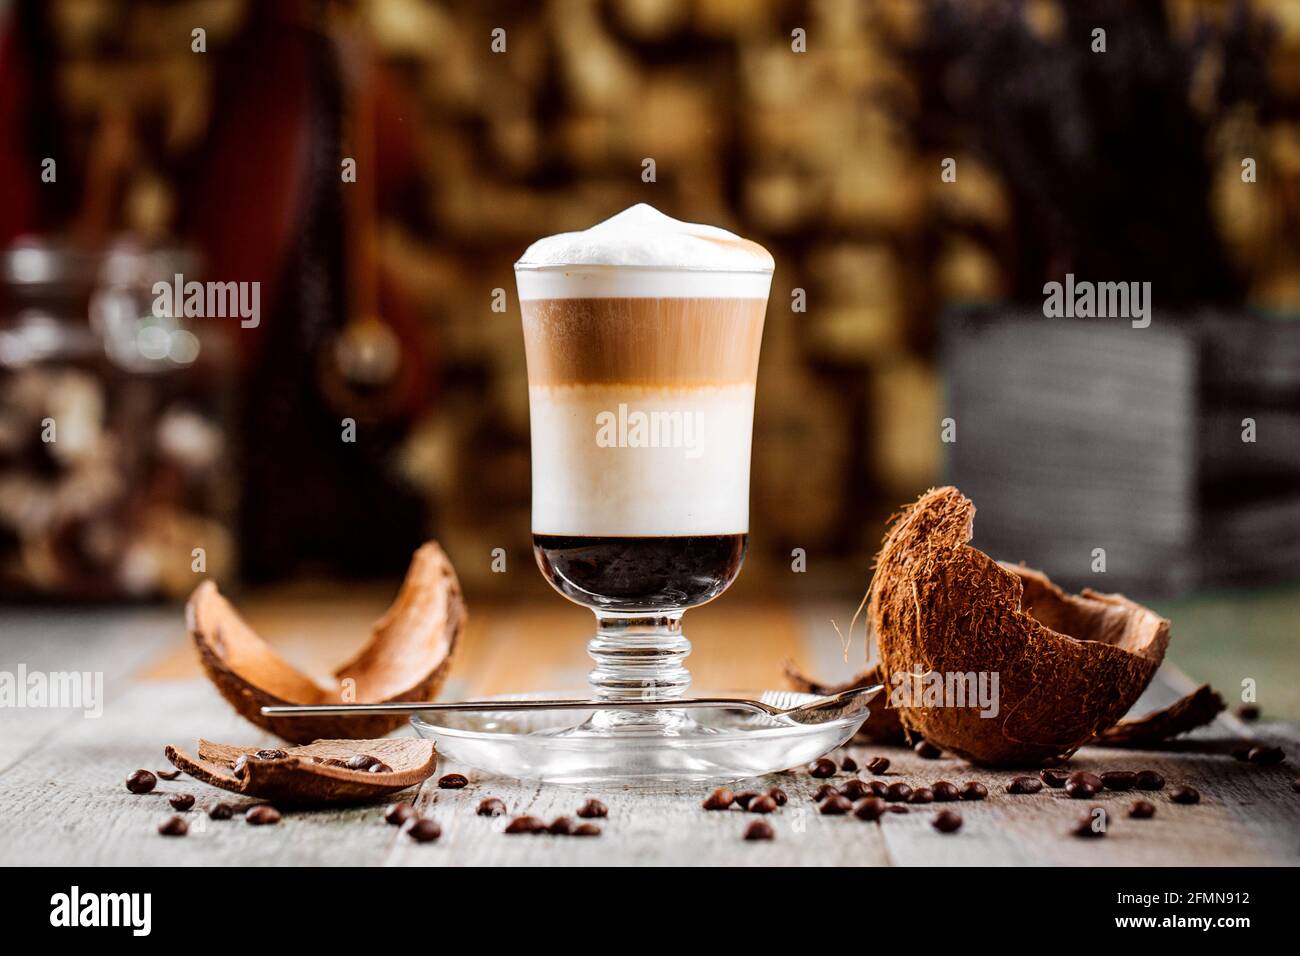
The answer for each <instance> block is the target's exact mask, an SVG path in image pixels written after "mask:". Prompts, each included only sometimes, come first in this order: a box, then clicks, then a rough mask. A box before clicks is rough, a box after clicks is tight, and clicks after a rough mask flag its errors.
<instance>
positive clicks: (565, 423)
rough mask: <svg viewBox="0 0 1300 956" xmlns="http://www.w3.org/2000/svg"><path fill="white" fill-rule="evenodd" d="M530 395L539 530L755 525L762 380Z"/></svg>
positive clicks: (604, 532) (710, 529) (652, 531)
mask: <svg viewBox="0 0 1300 956" xmlns="http://www.w3.org/2000/svg"><path fill="white" fill-rule="evenodd" d="M528 396H529V410H530V417H531V431H532V449H533V533H534V534H554V535H591V536H597V537H616V536H637V535H640V536H665V535H701V534H742V533H744V532H747V531H748V530H749V448H750V437H751V432H752V429H753V421H754V386H753V385H748V384H746V385H720V386H706V387H699V388H657V387H653V386H632V385H545V386H532V387H530V388H529V390H528Z"/></svg>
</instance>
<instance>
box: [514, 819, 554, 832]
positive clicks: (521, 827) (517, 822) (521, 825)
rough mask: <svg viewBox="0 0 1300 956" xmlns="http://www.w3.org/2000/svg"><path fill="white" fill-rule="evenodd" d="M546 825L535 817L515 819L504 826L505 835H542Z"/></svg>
mask: <svg viewBox="0 0 1300 956" xmlns="http://www.w3.org/2000/svg"><path fill="white" fill-rule="evenodd" d="M545 831H546V824H545V823H543V822H542V821H541V820H539V819H537V817H529V816H522V817H515V818H514V819H513V820H511V821H510V822H509V823H507V824H506V829H505V832H506V833H544V832H545Z"/></svg>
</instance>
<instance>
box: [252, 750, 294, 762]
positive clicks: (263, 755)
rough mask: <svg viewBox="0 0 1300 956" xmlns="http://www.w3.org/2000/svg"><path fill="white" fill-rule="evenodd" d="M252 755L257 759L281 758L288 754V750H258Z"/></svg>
mask: <svg viewBox="0 0 1300 956" xmlns="http://www.w3.org/2000/svg"><path fill="white" fill-rule="evenodd" d="M253 756H254V757H256V758H257V759H258V760H282V759H283V758H285V757H287V756H289V752H288V751H287V750H259V751H258V752H257V753H255V754H253Z"/></svg>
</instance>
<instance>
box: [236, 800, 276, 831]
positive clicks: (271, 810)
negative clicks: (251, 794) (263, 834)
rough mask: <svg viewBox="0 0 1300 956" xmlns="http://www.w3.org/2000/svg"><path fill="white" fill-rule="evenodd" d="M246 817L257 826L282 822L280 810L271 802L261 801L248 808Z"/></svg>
mask: <svg viewBox="0 0 1300 956" xmlns="http://www.w3.org/2000/svg"><path fill="white" fill-rule="evenodd" d="M244 819H245V820H247V821H248V822H249V823H251V824H252V825H253V826H255V827H264V826H268V825H270V824H273V823H279V822H280V811H279V810H277V809H276V808H275V807H273V806H271V805H270V804H269V803H259V804H256V805H254V806H251V807H249V808H248V810H247V811H246V812H245V813H244Z"/></svg>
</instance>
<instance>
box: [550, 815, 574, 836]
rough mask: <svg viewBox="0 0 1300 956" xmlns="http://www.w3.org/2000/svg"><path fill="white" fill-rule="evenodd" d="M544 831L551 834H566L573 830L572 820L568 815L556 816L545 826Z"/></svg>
mask: <svg viewBox="0 0 1300 956" xmlns="http://www.w3.org/2000/svg"><path fill="white" fill-rule="evenodd" d="M546 832H547V833H549V834H551V835H552V836H568V835H569V834H570V833H572V832H573V821H572V820H570V819H569V818H568V817H556V818H555V819H554V820H552V821H551V825H550V826H548V827H547V828H546Z"/></svg>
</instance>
